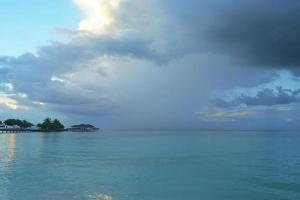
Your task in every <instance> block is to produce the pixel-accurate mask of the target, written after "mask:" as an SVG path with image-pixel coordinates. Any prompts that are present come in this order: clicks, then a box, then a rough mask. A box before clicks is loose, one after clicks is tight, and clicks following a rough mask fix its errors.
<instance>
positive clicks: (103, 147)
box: [0, 131, 300, 200]
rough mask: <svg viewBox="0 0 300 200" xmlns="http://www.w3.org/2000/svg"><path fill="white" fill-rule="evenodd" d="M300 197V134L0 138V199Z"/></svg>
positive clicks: (32, 135)
mask: <svg viewBox="0 0 300 200" xmlns="http://www.w3.org/2000/svg"><path fill="white" fill-rule="evenodd" d="M40 199H43V200H66V199H67V200H73V199H74V200H89V199H99V200H102V199H103V200H111V199H112V200H115V199H116V200H123V199H124V200H154V199H155V200H183V199H189V200H199V199H203V200H224V199H230V200H241V199H243V200H253V199H255V200H265V199H272V200H290V199H300V133H298V132H262V131H257V132H255V131H251V132H246V131H241V132H238V131H234V132H228V131H224V132H222V131H217V132H207V131H190V132H189V131H103V132H96V133H68V132H66V133H21V134H7V135H5V134H0V200H40Z"/></svg>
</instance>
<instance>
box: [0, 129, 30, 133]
mask: <svg viewBox="0 0 300 200" xmlns="http://www.w3.org/2000/svg"><path fill="white" fill-rule="evenodd" d="M28 132H32V130H28V129H20V128H1V129H0V134H1V133H2V134H4V133H28Z"/></svg>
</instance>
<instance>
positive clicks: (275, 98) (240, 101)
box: [214, 87, 300, 108]
mask: <svg viewBox="0 0 300 200" xmlns="http://www.w3.org/2000/svg"><path fill="white" fill-rule="evenodd" d="M299 93H300V89H298V90H291V89H283V88H282V87H277V88H276V90H273V89H269V88H265V89H262V90H259V91H258V92H257V93H256V95H255V96H249V95H246V94H241V95H240V96H238V97H237V98H235V99H233V100H231V101H226V100H223V99H216V100H215V101H214V105H216V106H217V107H221V108H229V107H234V106H241V105H246V106H274V105H288V104H292V103H298V102H300V96H299Z"/></svg>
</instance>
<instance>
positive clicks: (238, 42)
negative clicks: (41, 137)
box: [0, 0, 300, 130]
mask: <svg viewBox="0 0 300 200" xmlns="http://www.w3.org/2000/svg"><path fill="white" fill-rule="evenodd" d="M1 4H2V5H1V7H0V19H1V20H0V26H1V34H0V43H1V44H2V45H1V47H0V116H1V119H2V120H3V119H7V118H24V119H28V120H30V121H32V122H34V123H38V122H40V121H41V120H42V119H44V118H45V117H52V118H55V117H56V118H59V119H61V121H62V122H63V123H65V124H66V125H71V124H74V123H93V124H95V125H97V126H99V127H101V128H108V129H246V130H249V129H251V130H252V129H272V130H273V129H274V130H276V129H299V128H300V123H299V121H300V82H299V81H300V79H299V77H300V70H299V64H300V57H299V54H300V40H299V38H300V21H299V20H298V19H299V17H300V14H299V12H298V11H299V9H300V2H298V1H296V0H286V1H281V0H272V1H261V0H251V1H250V0H249V1H248V0H246V1H234V0H190V1H175V0H173V1H171V0H52V1H46V0H42V1H41V0H27V1H16V0H3V1H1Z"/></svg>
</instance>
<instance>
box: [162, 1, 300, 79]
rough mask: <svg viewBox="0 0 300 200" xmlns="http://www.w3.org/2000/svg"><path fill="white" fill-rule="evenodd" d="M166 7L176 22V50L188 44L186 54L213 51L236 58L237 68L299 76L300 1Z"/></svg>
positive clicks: (166, 3) (191, 3)
mask: <svg viewBox="0 0 300 200" xmlns="http://www.w3.org/2000/svg"><path fill="white" fill-rule="evenodd" d="M162 5H164V8H165V10H166V11H167V12H168V14H169V15H170V16H171V19H173V23H170V24H169V29H171V30H173V31H172V33H173V34H172V36H170V37H171V39H172V38H173V39H172V40H173V41H177V42H174V46H175V47H176V44H179V45H182V48H181V52H180V53H181V54H184V53H187V52H193V51H197V52H203V51H204V52H205V51H206V52H207V51H210V52H215V53H221V54H226V55H230V56H232V57H234V58H235V59H236V63H235V64H236V65H247V66H258V67H274V68H285V69H289V70H291V71H293V72H294V73H298V68H299V65H300V57H299V54H300V41H299V37H300V21H299V20H298V19H299V18H300V14H299V9H300V3H299V2H298V1H296V0H288V1H280V0H276V1H260V0H253V1H235V0H225V1H220V0H212V1H197V0H191V1H188V2H185V1H181V2H176V3H174V2H173V1H171V0H167V1H164V2H163V3H162ZM175 30H177V32H176V31H175ZM177 37H184V38H185V41H184V42H181V40H176V38H177ZM171 39H169V40H171ZM177 39H178V38H177ZM182 43H184V44H182ZM178 51H180V50H178Z"/></svg>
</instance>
